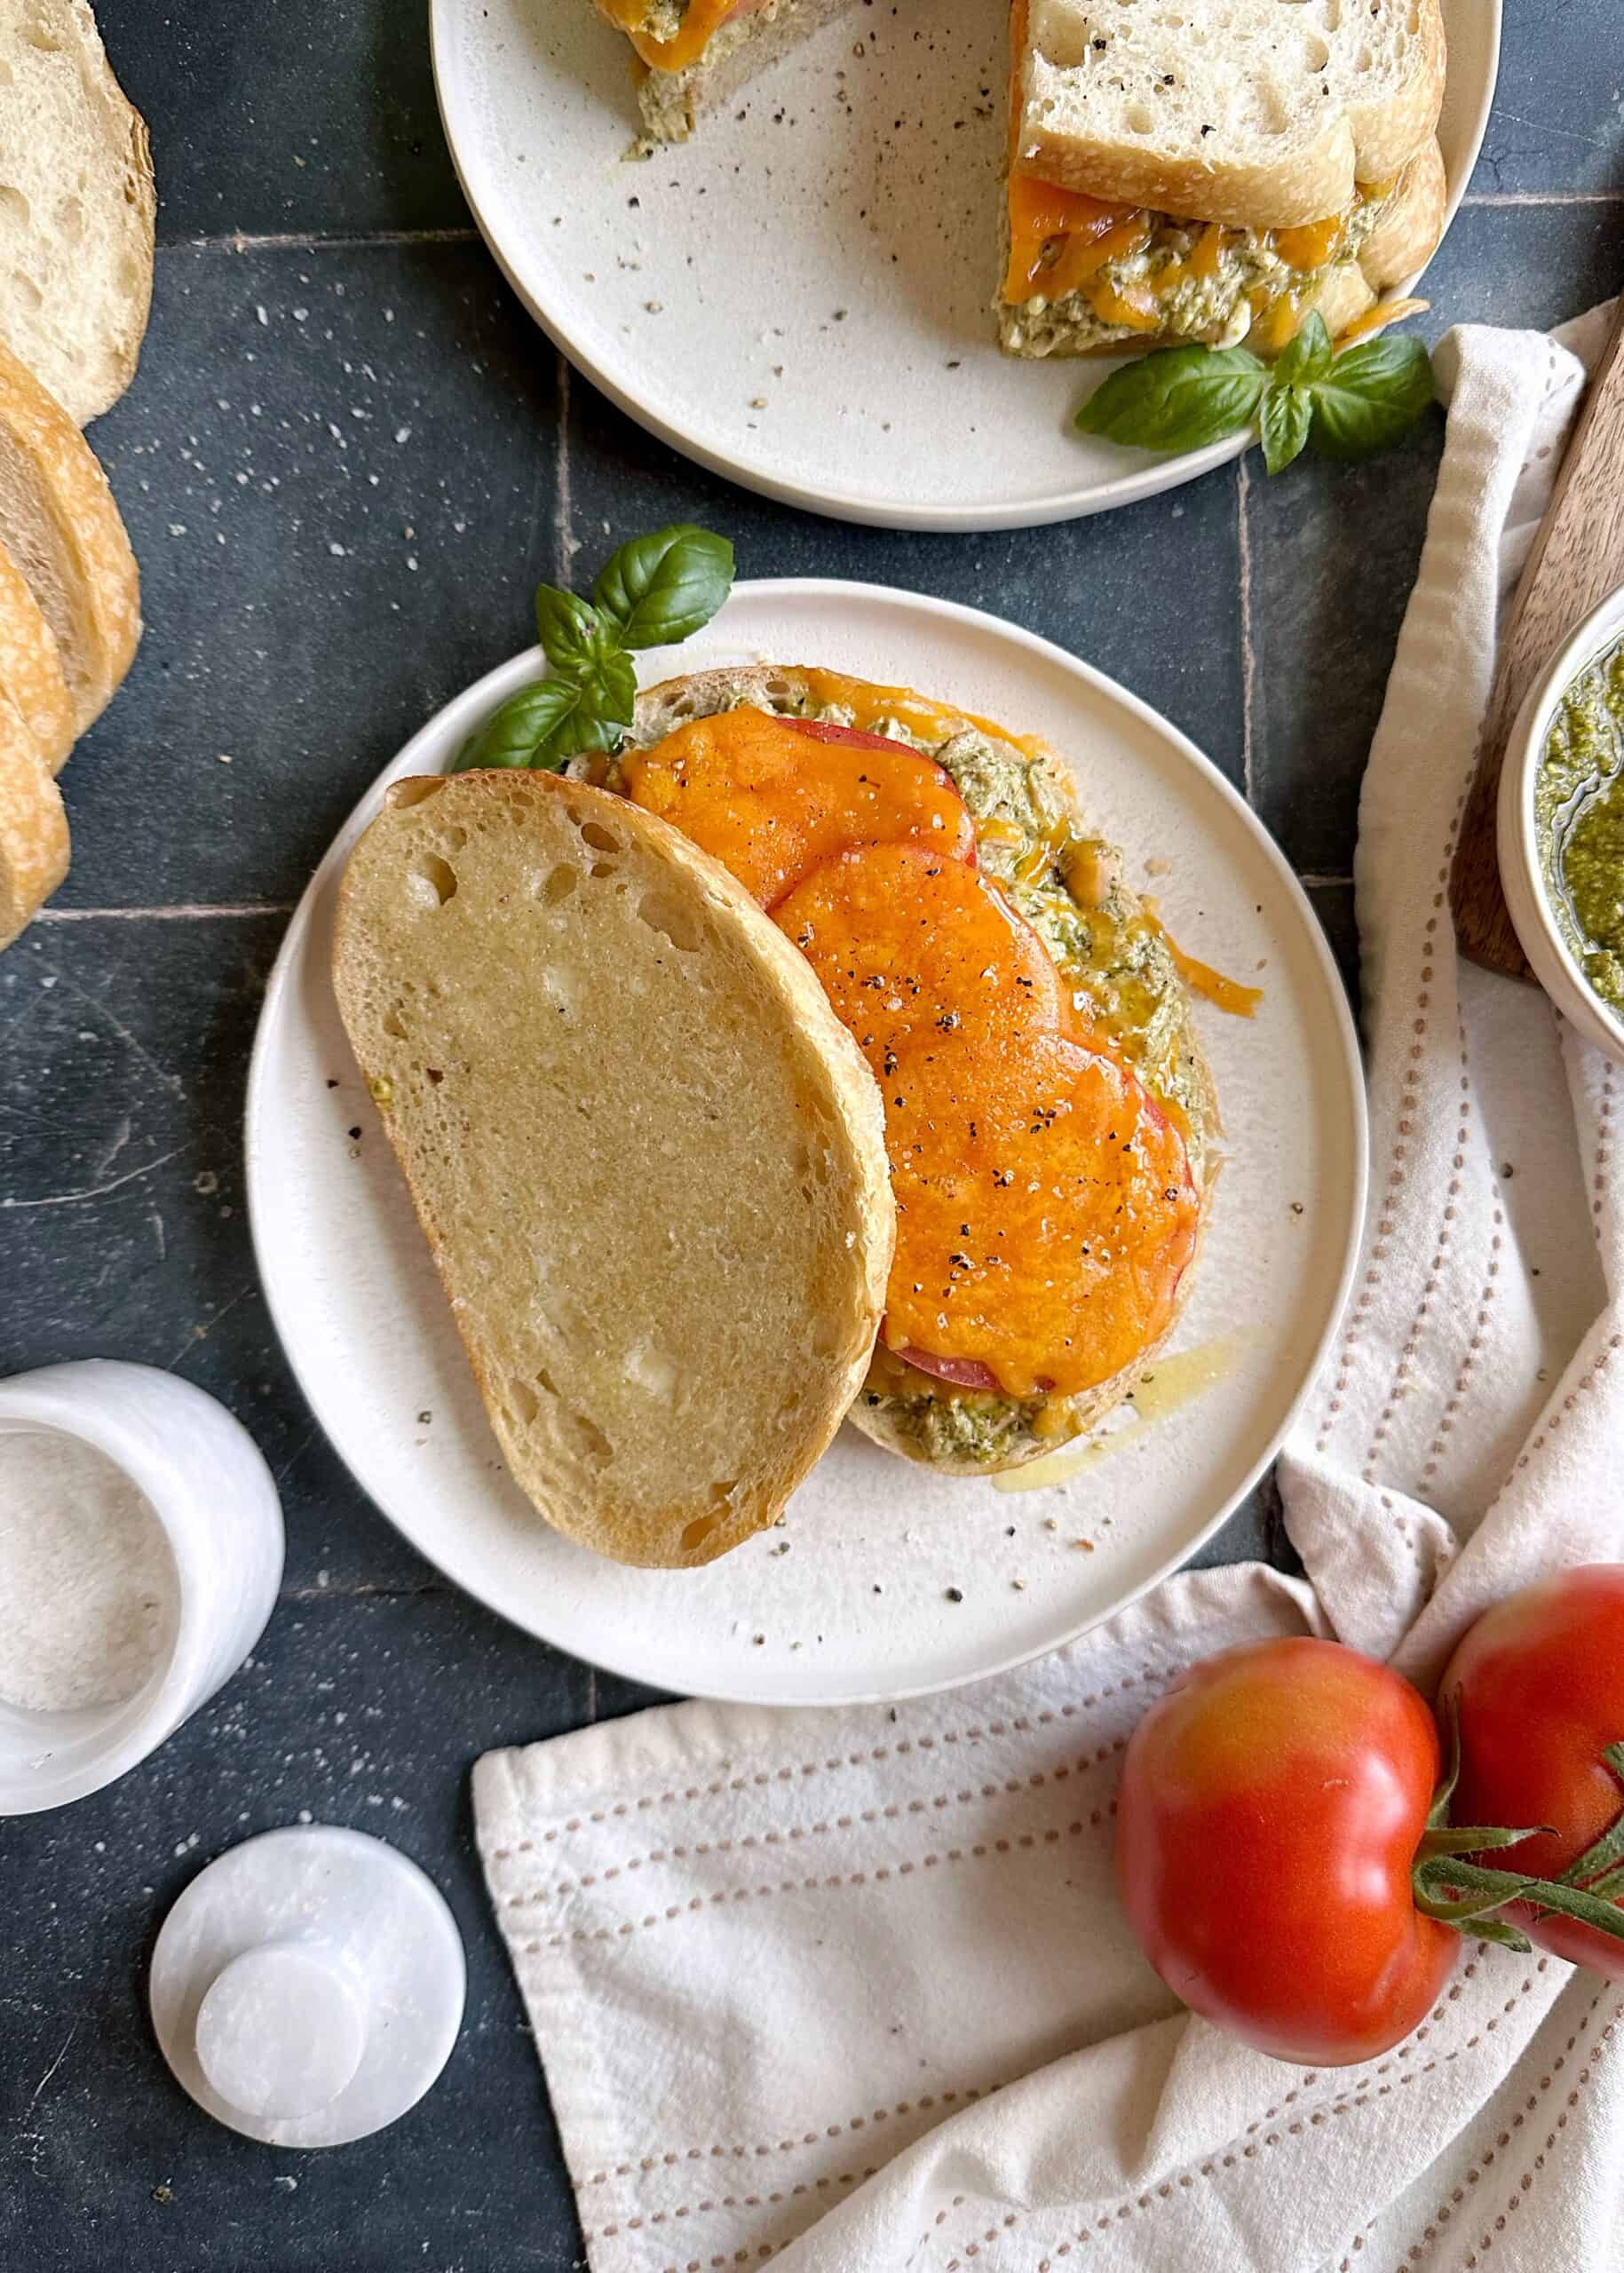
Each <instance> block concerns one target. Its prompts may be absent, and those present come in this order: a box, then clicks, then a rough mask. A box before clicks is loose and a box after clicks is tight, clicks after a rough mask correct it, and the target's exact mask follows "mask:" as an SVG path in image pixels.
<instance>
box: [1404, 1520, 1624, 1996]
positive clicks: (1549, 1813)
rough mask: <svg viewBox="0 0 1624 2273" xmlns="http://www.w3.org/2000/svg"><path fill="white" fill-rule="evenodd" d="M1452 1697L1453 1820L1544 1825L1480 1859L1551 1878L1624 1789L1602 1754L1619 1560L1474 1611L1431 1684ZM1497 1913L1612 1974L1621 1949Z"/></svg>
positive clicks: (1546, 1921) (1591, 1838)
mask: <svg viewBox="0 0 1624 2273" xmlns="http://www.w3.org/2000/svg"><path fill="white" fill-rule="evenodd" d="M1454 1697H1458V1698H1459V1699H1460V1715H1461V1775H1460V1781H1459V1782H1458V1783H1457V1785H1456V1786H1455V1791H1454V1801H1453V1802H1452V1804H1451V1807H1450V1816H1451V1818H1452V1820H1453V1821H1454V1822H1456V1823H1461V1824H1474V1823H1488V1824H1504V1825H1507V1826H1517V1825H1520V1824H1525V1823H1528V1824H1549V1825H1550V1826H1552V1829H1551V1830H1550V1831H1549V1832H1536V1833H1533V1835H1532V1836H1531V1837H1529V1838H1527V1839H1521V1840H1518V1841H1517V1844H1516V1845H1515V1846H1511V1847H1502V1848H1500V1849H1497V1850H1496V1851H1495V1852H1494V1853H1493V1854H1487V1855H1485V1856H1484V1857H1483V1858H1482V1859H1483V1861H1484V1862H1485V1864H1487V1865H1491V1866H1492V1867H1493V1868H1494V1869H1495V1870H1501V1871H1517V1872H1520V1873H1523V1874H1524V1876H1525V1877H1533V1878H1546V1879H1549V1878H1556V1877H1558V1876H1559V1875H1560V1874H1561V1873H1562V1872H1563V1871H1565V1869H1566V1868H1567V1866H1568V1865H1569V1864H1570V1863H1573V1862H1576V1861H1577V1860H1578V1858H1579V1857H1580V1855H1582V1854H1583V1853H1585V1851H1586V1850H1587V1849H1588V1848H1589V1847H1590V1846H1591V1845H1593V1843H1594V1842H1595V1841H1596V1840H1597V1839H1599V1838H1600V1837H1601V1835H1602V1833H1604V1832H1605V1831H1608V1830H1611V1828H1612V1826H1613V1825H1614V1824H1615V1823H1616V1822H1617V1821H1618V1819H1619V1816H1620V1811H1624V1785H1620V1780H1619V1778H1618V1776H1617V1774H1616V1773H1615V1772H1614V1770H1612V1768H1611V1767H1609V1765H1608V1764H1607V1762H1606V1760H1605V1759H1604V1756H1603V1755H1604V1753H1605V1751H1606V1748H1607V1746H1609V1745H1612V1744H1618V1743H1620V1742H1624V1564H1616V1563H1591V1564H1586V1565H1584V1566H1583V1567H1582V1568H1580V1569H1579V1570H1575V1571H1563V1572H1558V1573H1557V1576H1556V1577H1555V1578H1552V1579H1544V1580H1541V1581H1540V1583H1539V1584H1538V1585H1536V1586H1532V1587H1526V1588H1524V1590H1523V1592H1522V1593H1521V1594H1517V1595H1513V1596H1511V1597H1510V1599H1509V1601H1507V1602H1502V1603H1498V1604H1496V1605H1495V1607H1494V1608H1493V1610H1491V1611H1487V1612H1485V1613H1484V1615H1483V1616H1482V1617H1481V1618H1480V1619H1479V1620H1477V1624H1476V1625H1475V1626H1474V1627H1473V1628H1472V1629H1471V1631H1470V1633H1469V1634H1468V1635H1467V1636H1466V1639H1465V1640H1464V1641H1463V1642H1462V1643H1461V1645H1460V1647H1459V1649H1457V1650H1456V1651H1455V1653H1454V1657H1453V1658H1452V1659H1450V1661H1449V1665H1448V1667H1447V1669H1446V1672H1445V1675H1444V1678H1443V1680H1442V1681H1441V1682H1440V1683H1439V1684H1438V1701H1439V1705H1440V1707H1446V1706H1447V1703H1448V1701H1449V1699H1452V1698H1454ZM1612 1906H1613V1907H1614V1908H1615V1909H1617V1908H1620V1906H1624V1905H1621V1903H1620V1897H1612ZM1509 1915H1511V1916H1512V1917H1514V1918H1515V1920H1516V1922H1517V1925H1518V1926H1520V1927H1521V1928H1522V1929H1523V1930H1524V1932H1525V1933H1526V1934H1527V1935H1528V1936H1530V1938H1531V1939H1532V1940H1533V1941H1536V1942H1538V1943H1540V1944H1541V1945H1542V1946H1543V1947H1544V1948H1546V1949H1548V1950H1554V1951H1555V1952H1556V1953H1557V1956H1558V1957H1565V1958H1570V1959H1572V1960H1573V1963H1574V1964H1575V1965H1587V1966H1589V1967H1590V1968H1592V1970H1593V1971H1595V1972H1597V1973H1604V1974H1608V1975H1610V1976H1612V1977H1613V1978H1614V1979H1615V1980H1616V1979H1620V1978H1624V1942H1615V1941H1612V1940H1611V1939H1609V1937H1608V1936H1607V1935H1606V1934H1604V1933H1603V1932H1601V1931H1599V1930H1598V1929H1597V1928H1596V1927H1594V1926H1586V1925H1584V1924H1581V1923H1580V1921H1578V1920H1576V1919H1572V1918H1557V1917H1553V1916H1552V1915H1551V1914H1550V1913H1549V1912H1533V1913H1531V1912H1530V1911H1529V1910H1528V1908H1527V1906H1526V1905H1522V1904H1519V1905H1517V1906H1516V1908H1515V1910H1514V1911H1512V1912H1511V1913H1509Z"/></svg>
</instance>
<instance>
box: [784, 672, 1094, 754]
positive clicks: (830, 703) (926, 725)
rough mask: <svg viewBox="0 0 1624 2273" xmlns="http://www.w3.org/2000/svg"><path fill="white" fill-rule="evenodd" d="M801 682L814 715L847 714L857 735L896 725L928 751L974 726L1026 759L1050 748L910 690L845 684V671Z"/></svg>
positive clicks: (1038, 738)
mask: <svg viewBox="0 0 1624 2273" xmlns="http://www.w3.org/2000/svg"><path fill="white" fill-rule="evenodd" d="M801 676H802V677H804V679H805V681H806V689H807V693H808V694H809V695H810V696H811V698H812V703H813V705H814V707H815V708H816V709H820V710H846V711H849V712H850V713H851V718H850V721H849V723H850V724H851V725H853V726H855V727H857V728H858V729H859V731H860V733H866V734H877V733H882V732H883V730H884V726H885V722H886V721H887V719H895V721H896V723H897V724H898V725H899V726H906V727H907V731H908V732H909V733H910V734H917V735H919V737H920V738H921V740H922V741H927V742H929V743H931V745H932V746H933V747H939V746H940V745H941V744H942V743H943V742H946V741H952V739H953V737H954V736H955V734H962V733H963V732H964V730H965V728H966V727H967V726H973V727H974V728H975V729H976V731H977V733H983V734H995V735H996V736H997V737H998V739H999V741H1006V742H1009V743H1010V744H1012V745H1013V747H1014V748H1017V749H1018V750H1020V751H1022V752H1024V753H1025V755H1026V756H1028V757H1037V756H1041V755H1042V753H1043V751H1045V750H1046V749H1047V748H1048V747H1049V745H1048V743H1047V742H1045V741H1043V739H1042V735H1040V734H1024V735H1023V734H1012V733H1010V730H1009V728H1008V727H1007V726H999V725H994V723H993V721H992V720H991V719H990V718H978V717H976V715H975V713H974V711H971V710H954V709H949V708H948V707H947V705H946V704H944V703H940V702H931V701H928V700H927V699H926V697H925V696H924V695H923V694H915V692H914V690H913V688H912V687H911V686H876V685H874V684H873V683H872V682H871V681H870V680H868V679H866V678H848V677H846V674H845V673H844V671H826V670H818V669H805V670H803V672H802V673H801Z"/></svg>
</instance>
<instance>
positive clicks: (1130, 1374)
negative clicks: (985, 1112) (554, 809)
mask: <svg viewBox="0 0 1624 2273" xmlns="http://www.w3.org/2000/svg"><path fill="white" fill-rule="evenodd" d="M854 684H856V685H864V684H865V682H863V681H856V682H854ZM872 691H873V692H874V693H875V694H880V693H883V692H885V690H882V689H880V688H877V687H876V688H874V689H873V690H872ZM891 692H893V693H894V692H895V690H891ZM931 700H932V708H933V709H937V710H938V711H939V712H940V714H941V717H942V723H943V724H944V725H946V726H947V734H946V735H945V736H944V740H950V739H951V738H952V736H953V735H954V734H955V733H966V732H969V733H977V734H978V735H981V736H983V737H984V738H986V740H988V741H994V743H999V744H1001V746H1002V748H1003V749H1004V750H1006V751H1007V752H1008V754H1009V755H1010V756H1011V757H1012V758H1014V759H1016V760H1018V762H1019V763H1021V764H1026V763H1028V762H1029V761H1030V760H1031V759H1032V758H1033V757H1034V756H1036V757H1037V760H1038V763H1039V764H1040V766H1041V768H1042V775H1043V779H1044V781H1045V782H1046V784H1047V785H1048V787H1049V788H1050V790H1051V791H1052V793H1053V795H1054V796H1055V798H1056V799H1057V801H1058V803H1059V804H1060V805H1061V806H1062V808H1063V809H1064V810H1066V811H1067V812H1071V813H1073V814H1077V815H1078V816H1079V817H1080V818H1081V805H1080V800H1079V797H1078V792H1077V783H1076V777H1075V775H1074V774H1073V771H1072V769H1071V767H1070V766H1069V765H1068V764H1066V761H1065V760H1064V759H1063V758H1062V757H1061V756H1059V754H1058V751H1055V750H1053V749H1051V748H1048V747H1047V746H1044V745H1039V746H1037V747H1036V748H1035V749H1034V746H1033V745H1032V744H1030V743H1028V744H1026V745H1025V746H1023V747H1018V746H1017V745H1016V744H1015V743H1014V742H1013V741H1010V739H1009V738H1008V737H1000V735H999V734H998V733H997V730H996V729H994V728H991V727H989V725H988V724H987V722H986V720H985V719H978V718H975V717H970V715H969V714H968V713H964V712H960V711H955V709H953V708H952V706H951V705H949V704H937V703H935V702H934V699H933V698H932V699H931ZM745 702H748V703H752V704H755V705H757V707H759V708H760V709H766V710H780V711H785V712H796V711H800V712H808V711H810V712H813V713H815V712H816V711H817V709H818V708H819V707H820V706H819V703H818V701H817V698H816V695H815V693H814V689H813V685H812V680H811V679H810V677H809V676H808V668H807V667H806V666H804V665H802V666H796V665H780V664H746V665H743V666H741V667H737V668H723V669H715V670H706V671H694V672H693V673H691V674H689V675H688V676H686V677H681V678H673V679H666V680H662V681H661V684H660V685H657V686H653V687H650V688H649V689H648V690H647V692H646V693H644V694H642V695H640V696H639V697H638V705H637V713H636V717H635V720H634V724H633V727H632V740H633V741H635V742H636V743H637V744H638V746H639V747H641V748H649V747H651V746H652V745H653V744H654V742H657V741H661V740H662V739H663V737H664V736H665V735H666V734H668V733H671V732H673V731H674V730H675V728H676V727H677V726H679V725H682V724H683V723H684V721H685V720H686V719H688V718H696V717H708V716H709V715H710V714H711V713H712V712H715V711H717V710H727V709H734V708H736V707H737V706H738V705H739V704H741V703H745ZM933 731H934V729H933ZM1121 890H1122V893H1123V897H1124V899H1126V900H1127V901H1128V902H1129V905H1130V906H1131V907H1136V908H1137V907H1138V906H1139V905H1140V902H1139V901H1138V899H1137V894H1135V893H1133V892H1132V891H1129V889H1128V888H1127V887H1126V886H1122V887H1121ZM1181 997H1182V1002H1183V1008H1184V1034H1183V1036H1182V1038H1181V1039H1182V1041H1183V1043H1184V1046H1187V1048H1188V1049H1189V1051H1190V1054H1191V1057H1192V1064H1193V1068H1194V1101H1193V1103H1194V1109H1193V1111H1192V1114H1191V1119H1192V1125H1197V1126H1199V1133H1200V1137H1201V1138H1202V1139H1203V1140H1204V1141H1203V1142H1202V1144H1200V1145H1199V1146H1197V1147H1196V1148H1195V1150H1194V1151H1192V1169H1195V1168H1196V1156H1197V1153H1198V1152H1199V1153H1200V1154H1201V1155H1202V1156H1204V1168H1202V1169H1201V1170H1200V1171H1199V1175H1198V1180H1199V1182H1200V1217H1199V1219H1198V1224H1197V1237H1196V1248H1195V1252H1194V1253H1193V1254H1192V1256H1191V1259H1190V1261H1189V1263H1187V1264H1186V1266H1185V1268H1184V1276H1183V1278H1182V1279H1181V1280H1180V1282H1179V1286H1178V1291H1177V1295H1176V1300H1175V1303H1174V1308H1173V1312H1172V1315H1171V1317H1170V1318H1169V1319H1168V1324H1167V1327H1166V1330H1165V1331H1164V1332H1163V1333H1162V1334H1161V1335H1160V1336H1159V1337H1158V1338H1157V1340H1156V1341H1155V1342H1154V1343H1153V1345H1152V1346H1151V1347H1150V1348H1148V1349H1146V1350H1145V1351H1144V1352H1143V1353H1142V1354H1141V1355H1140V1356H1139V1357H1138V1358H1136V1359H1135V1360H1134V1362H1133V1363H1132V1364H1131V1365H1129V1366H1124V1367H1123V1368H1122V1369H1121V1372H1119V1373H1117V1374H1113V1376H1112V1377H1111V1379H1110V1380H1109V1381H1105V1382H1100V1383H1098V1384H1097V1386H1096V1387H1095V1388H1093V1389H1091V1390H1086V1391H1084V1392H1083V1394H1082V1395H1081V1396H1080V1397H1077V1398H1068V1399H1066V1400H1065V1402H1066V1405H1067V1406H1069V1408H1070V1414H1069V1417H1070V1419H1072V1420H1073V1421H1074V1422H1075V1424H1076V1425H1075V1426H1074V1427H1073V1428H1072V1429H1071V1430H1069V1432H1068V1437H1057V1438H1056V1439H1055V1441H1054V1442H1053V1443H1042V1444H1035V1445H1031V1446H1029V1447H1026V1448H1023V1449H1021V1450H1019V1451H1018V1453H1013V1454H1012V1455H1011V1456H1010V1457H1008V1458H1001V1459H997V1460H994V1461H986V1460H971V1459H953V1458H945V1457H943V1456H941V1455H940V1454H937V1453H930V1452H928V1451H926V1450H925V1449H924V1447H923V1445H920V1444H919V1442H918V1441H917V1440H916V1439H915V1438H914V1437H910V1436H909V1435H908V1433H907V1430H905V1429H904V1428H903V1427H902V1426H901V1425H900V1423H899V1421H898V1420H897V1418H896V1417H895V1416H894V1415H893V1414H891V1413H889V1412H888V1411H887V1410H886V1408H885V1407H884V1406H883V1405H882V1406H869V1405H867V1403H866V1402H865V1400H864V1398H862V1397H859V1398H857V1400H856V1402H855V1403H854V1404H853V1406H852V1410H851V1412H850V1414H848V1416H847V1417H848V1418H849V1419H850V1421H851V1422H852V1424H853V1426H854V1427H856V1428H858V1429H860V1430H861V1431H862V1433H863V1434H864V1435H865V1436H866V1437H870V1438H872V1440H873V1441H874V1442H875V1444H877V1445H883V1447H884V1449H885V1450H886V1451H887V1452H893V1453H901V1454H902V1456H903V1457H904V1458H905V1459H907V1460H913V1461H918V1462H919V1463H920V1464H921V1465H922V1466H923V1467H927V1468H933V1469H937V1470H938V1471H939V1473H941V1474H943V1475H947V1476H983V1477H985V1476H990V1475H995V1474H997V1473H999V1472H1000V1471H1001V1470H1002V1469H1011V1468H1020V1467H1024V1466H1025V1465H1026V1463H1027V1462H1028V1461H1034V1460H1040V1459H1042V1458H1044V1457H1046V1455H1047V1454H1048V1453H1051V1452H1054V1451H1057V1450H1058V1449H1059V1448H1060V1445H1061V1444H1062V1443H1064V1442H1066V1441H1067V1440H1068V1439H1069V1438H1070V1437H1077V1436H1081V1435H1082V1434H1084V1433H1086V1432H1087V1431H1088V1430H1090V1429H1094V1428H1097V1426H1098V1425H1099V1423H1100V1422H1101V1421H1103V1420H1104V1419H1105V1416H1106V1414H1109V1413H1111V1412H1113V1410H1114V1409H1115V1407H1116V1406H1119V1405H1121V1403H1122V1401H1123V1399H1124V1398H1126V1397H1127V1396H1128V1394H1129V1390H1132V1388H1133V1387H1134V1385H1135V1383H1136V1382H1137V1381H1138V1380H1139V1379H1140V1378H1141V1376H1142V1375H1143V1374H1144V1372H1145V1367H1146V1366H1148V1365H1150V1364H1151V1363H1152V1362H1153V1360H1154V1358H1156V1356H1157V1355H1158V1353H1159V1352H1160V1351H1161V1350H1162V1349H1163V1348H1164V1347H1165V1346H1166V1344H1167V1342H1168V1339H1169V1337H1170V1336H1171V1335H1172V1334H1174V1332H1175V1331H1176V1328H1177V1326H1178V1323H1179V1319H1180V1318H1181V1317H1182V1316H1183V1313H1184V1305H1185V1303H1187V1302H1188V1301H1189V1298H1190V1293H1191V1289H1192V1287H1193V1285H1194V1283H1195V1273H1196V1268H1197V1264H1198V1263H1199V1261H1200V1247H1201V1243H1202V1239H1203V1238H1204V1235H1205V1230H1206V1224H1207V1219H1208V1213H1209V1210H1210V1208H1211V1204H1212V1194H1213V1187H1214V1184H1215V1182H1216V1173H1217V1168H1218V1162H1217V1160H1216V1156H1215V1154H1214V1153H1213V1152H1212V1149H1211V1144H1210V1142H1209V1141H1205V1140H1210V1139H1211V1138H1212V1137H1216V1134H1217V1132H1218V1129H1219V1125H1220V1124H1219V1120H1218V1104H1217V1089H1216V1083H1215V1081H1214V1079H1213V1074H1212V1068H1211V1065H1209V1063H1208V1058H1207V1056H1206V1053H1205V1051H1204V1050H1203V1049H1202V1048H1201V1046H1200V1037H1199V1036H1198V1034H1197V1033H1196V1031H1195V1026H1194V1023H1193V1018H1192V1007H1191V1003H1190V999H1189V994H1188V990H1187V989H1184V988H1183V987H1182V984H1181ZM922 1378H923V1377H922Z"/></svg>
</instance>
